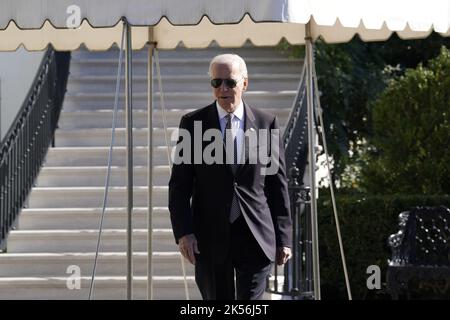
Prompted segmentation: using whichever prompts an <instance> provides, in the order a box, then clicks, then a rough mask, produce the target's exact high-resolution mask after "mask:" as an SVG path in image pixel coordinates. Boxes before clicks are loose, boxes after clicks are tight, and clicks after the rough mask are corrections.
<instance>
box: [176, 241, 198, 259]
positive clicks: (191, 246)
mask: <svg viewBox="0 0 450 320" xmlns="http://www.w3.org/2000/svg"><path fill="white" fill-rule="evenodd" d="M178 248H179V249H180V252H181V254H182V255H183V257H185V258H186V259H187V260H189V262H190V263H192V264H195V255H194V253H197V254H199V253H200V251H198V247H197V239H196V238H195V235H194V234H193V233H191V234H187V235H185V236H182V237H181V238H180V240H179V241H178Z"/></svg>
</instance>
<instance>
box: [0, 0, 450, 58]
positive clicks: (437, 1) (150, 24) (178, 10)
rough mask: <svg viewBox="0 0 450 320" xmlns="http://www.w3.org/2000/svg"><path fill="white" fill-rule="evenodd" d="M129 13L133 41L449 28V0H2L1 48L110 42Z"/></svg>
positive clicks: (273, 38) (194, 43)
mask: <svg viewBox="0 0 450 320" xmlns="http://www.w3.org/2000/svg"><path fill="white" fill-rule="evenodd" d="M122 17H125V18H126V19H127V21H128V22H129V23H130V24H131V25H133V31H132V32H133V34H132V38H133V48H134V49H140V48H142V47H143V46H144V45H145V44H146V43H147V42H148V41H149V40H150V41H156V42H157V44H158V45H157V46H158V48H159V49H171V48H174V47H176V46H177V45H178V44H179V43H180V42H183V43H184V45H185V46H186V47H189V48H204V47H207V46H208V45H209V44H210V43H211V42H212V41H216V42H217V43H218V44H219V45H220V46H223V47H239V46H241V45H242V44H243V43H244V42H245V41H247V40H250V41H251V42H252V43H254V44H255V45H259V46H263V45H275V44H277V43H278V42H279V41H280V40H281V39H282V38H286V40H288V41H289V42H290V43H291V44H303V43H304V36H305V24H306V23H308V22H309V21H310V22H311V32H312V36H313V38H314V39H317V38H318V37H322V38H323V39H324V40H325V41H326V42H329V43H337V42H346V41H349V40H350V39H351V38H352V37H353V36H354V35H355V34H358V35H359V36H360V37H361V39H363V40H364V41H376V40H385V39H387V38H388V37H389V36H390V35H391V34H392V32H397V33H398V34H399V36H400V37H401V38H404V39H406V38H422V37H426V36H428V35H429V34H430V33H431V32H432V31H433V30H434V31H436V32H439V33H441V34H442V35H443V36H449V35H450V0H426V1H425V0H214V1H212V0H190V1H187V0H127V1H124V0H33V1H29V0H2V2H1V4H0V30H1V31H0V51H11V50H16V49H17V48H18V47H19V46H20V45H23V46H24V47H25V48H26V49H27V50H43V49H45V48H46V47H47V45H48V44H52V45H53V46H54V48H56V49H57V50H74V49H77V48H78V47H79V46H80V45H81V44H84V45H85V46H86V47H87V48H88V49H90V50H106V49H108V48H109V47H111V45H113V44H114V43H116V44H118V43H119V42H120V37H121V29H122V24H121V23H120V20H121V18H122Z"/></svg>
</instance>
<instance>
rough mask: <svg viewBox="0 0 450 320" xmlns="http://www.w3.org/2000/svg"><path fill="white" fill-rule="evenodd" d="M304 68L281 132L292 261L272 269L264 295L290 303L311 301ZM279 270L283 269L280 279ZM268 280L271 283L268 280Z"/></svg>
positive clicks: (310, 236) (310, 237)
mask: <svg viewBox="0 0 450 320" xmlns="http://www.w3.org/2000/svg"><path fill="white" fill-rule="evenodd" d="M305 75H306V72H305V66H303V70H302V73H301V78H300V82H299V86H298V90H297V95H296V97H295V99H294V103H293V106H292V109H291V112H290V114H289V118H288V121H287V124H286V126H285V129H284V132H283V143H284V148H285V158H286V172H287V174H288V180H289V184H288V188H289V198H290V203H291V215H292V224H293V226H292V242H293V243H292V258H291V259H290V260H289V261H288V262H287V263H286V264H285V265H284V267H279V266H275V267H274V270H273V280H272V281H267V288H266V291H267V292H269V293H273V294H278V295H282V296H288V297H289V298H291V299H313V297H314V293H313V272H312V271H313V270H312V264H311V261H312V232H311V220H310V219H311V216H310V210H311V209H310V188H309V186H307V183H304V178H305V172H308V171H307V170H306V169H307V155H308V131H307V101H306V78H305ZM279 268H284V270H283V271H284V272H283V274H284V277H283V278H282V279H280V277H279V270H278V269H279ZM269 280H270V279H269Z"/></svg>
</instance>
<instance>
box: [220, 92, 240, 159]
mask: <svg viewBox="0 0 450 320" xmlns="http://www.w3.org/2000/svg"><path fill="white" fill-rule="evenodd" d="M216 107H217V112H218V114H219V121H220V130H221V131H222V137H223V134H224V131H225V126H226V122H227V120H226V119H225V117H226V116H227V114H228V112H226V111H225V110H224V109H223V108H222V107H221V106H220V105H219V103H218V102H217V101H216ZM232 115H233V116H232V118H231V132H232V134H233V138H234V137H236V144H237V159H238V163H242V145H243V141H244V103H243V102H242V100H241V102H240V103H239V105H238V106H237V108H236V110H234V112H233V113H232ZM239 129H240V130H239Z"/></svg>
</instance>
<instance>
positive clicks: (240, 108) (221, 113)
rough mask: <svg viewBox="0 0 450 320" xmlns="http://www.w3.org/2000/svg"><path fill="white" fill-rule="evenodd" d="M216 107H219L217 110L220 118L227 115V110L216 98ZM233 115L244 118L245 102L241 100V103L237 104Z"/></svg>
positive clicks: (240, 118)
mask: <svg viewBox="0 0 450 320" xmlns="http://www.w3.org/2000/svg"><path fill="white" fill-rule="evenodd" d="M216 108H217V112H218V114H219V119H222V118H223V117H225V116H226V115H227V114H228V112H226V111H225V110H224V109H223V108H222V107H221V106H220V105H219V102H217V100H216ZM233 115H234V116H235V117H237V118H238V119H239V120H243V119H244V103H243V102H242V100H241V102H240V103H239V105H238V106H237V108H236V110H234V112H233Z"/></svg>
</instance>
